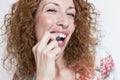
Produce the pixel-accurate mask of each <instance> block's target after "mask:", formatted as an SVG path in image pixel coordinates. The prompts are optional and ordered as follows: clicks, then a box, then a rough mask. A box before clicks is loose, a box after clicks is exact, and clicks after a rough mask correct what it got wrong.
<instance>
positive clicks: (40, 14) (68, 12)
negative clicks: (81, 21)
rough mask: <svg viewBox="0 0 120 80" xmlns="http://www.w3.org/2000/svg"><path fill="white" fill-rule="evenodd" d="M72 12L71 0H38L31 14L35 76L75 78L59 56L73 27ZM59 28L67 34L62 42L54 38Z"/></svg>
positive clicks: (54, 79) (38, 78) (46, 79)
mask: <svg viewBox="0 0 120 80" xmlns="http://www.w3.org/2000/svg"><path fill="white" fill-rule="evenodd" d="M74 16H75V6H74V3H73V0H66V1H64V0H42V1H41V3H40V5H39V7H38V10H37V14H36V16H35V32H36V38H37V41H38V43H37V44H36V45H35V46H34V47H33V53H34V57H35V61H36V67H37V68H36V69H37V70H36V80H74V79H75V76H74V75H75V73H74V71H71V70H69V69H68V68H66V67H65V65H64V60H63V59H62V55H63V54H64V49H65V47H66V45H67V43H68V41H69V39H70V37H71V35H72V33H73V32H74V30H75V25H74ZM52 32H54V33H52ZM61 32H67V38H66V40H65V43H64V45H62V46H60V45H59V44H60V42H58V41H56V37H57V36H58V35H59V33H61ZM68 76H69V77H68Z"/></svg>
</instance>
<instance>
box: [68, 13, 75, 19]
mask: <svg viewBox="0 0 120 80" xmlns="http://www.w3.org/2000/svg"><path fill="white" fill-rule="evenodd" d="M67 15H69V16H70V17H73V18H74V17H75V15H74V14H73V13H67Z"/></svg>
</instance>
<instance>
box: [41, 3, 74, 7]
mask: <svg viewBox="0 0 120 80" xmlns="http://www.w3.org/2000/svg"><path fill="white" fill-rule="evenodd" d="M48 4H54V5H56V6H58V7H59V6H60V5H59V4H57V3H54V2H49V3H46V4H44V5H43V7H42V9H44V7H45V6H46V5H48ZM68 9H75V7H72V6H70V7H69V8H68Z"/></svg>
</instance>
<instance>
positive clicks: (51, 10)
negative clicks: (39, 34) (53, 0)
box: [47, 9, 57, 12]
mask: <svg viewBox="0 0 120 80" xmlns="http://www.w3.org/2000/svg"><path fill="white" fill-rule="evenodd" d="M47 12H57V11H56V10H55V9H48V10H47Z"/></svg>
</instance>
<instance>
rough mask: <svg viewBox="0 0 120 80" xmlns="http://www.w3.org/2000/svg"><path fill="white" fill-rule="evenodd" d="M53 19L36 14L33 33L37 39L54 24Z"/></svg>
mask: <svg viewBox="0 0 120 80" xmlns="http://www.w3.org/2000/svg"><path fill="white" fill-rule="evenodd" d="M54 22H55V21H54V19H52V18H50V17H48V16H45V15H44V16H43V15H41V16H38V17H37V18H36V20H35V33H36V37H37V39H38V40H39V39H40V38H41V37H42V35H43V34H44V33H45V32H46V31H48V30H49V29H50V28H51V27H52V26H53V25H54Z"/></svg>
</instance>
